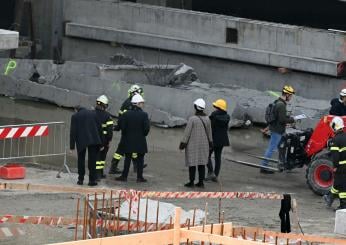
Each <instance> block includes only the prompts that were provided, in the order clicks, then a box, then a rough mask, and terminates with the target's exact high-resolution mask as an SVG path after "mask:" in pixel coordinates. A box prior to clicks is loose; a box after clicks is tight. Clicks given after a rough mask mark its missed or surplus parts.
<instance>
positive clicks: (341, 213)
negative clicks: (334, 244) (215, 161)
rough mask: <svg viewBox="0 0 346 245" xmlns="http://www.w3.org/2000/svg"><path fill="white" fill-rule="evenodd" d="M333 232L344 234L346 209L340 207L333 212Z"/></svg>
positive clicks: (345, 232) (345, 230)
mask: <svg viewBox="0 0 346 245" xmlns="http://www.w3.org/2000/svg"><path fill="white" fill-rule="evenodd" d="M334 232H335V233H337V234H340V235H344V236H346V209H340V210H337V211H336V212H335V229H334Z"/></svg>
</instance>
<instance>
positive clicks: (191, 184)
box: [184, 181, 195, 188]
mask: <svg viewBox="0 0 346 245" xmlns="http://www.w3.org/2000/svg"><path fill="white" fill-rule="evenodd" d="M184 186H185V187H189V188H193V187H194V186H195V184H194V183H193V181H190V182H188V183H186V184H185V185H184Z"/></svg>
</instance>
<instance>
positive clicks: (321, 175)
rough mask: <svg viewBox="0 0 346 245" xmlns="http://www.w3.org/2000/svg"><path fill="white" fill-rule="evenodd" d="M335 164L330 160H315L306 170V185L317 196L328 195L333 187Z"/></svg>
mask: <svg viewBox="0 0 346 245" xmlns="http://www.w3.org/2000/svg"><path fill="white" fill-rule="evenodd" d="M333 180H334V172H333V162H332V161H331V160H330V159H328V158H318V159H315V160H313V161H312V162H311V163H310V164H309V165H308V168H307V169H306V183H307V184H308V186H309V187H310V189H311V190H312V191H313V192H314V193H316V194H317V195H320V196H322V195H324V194H327V193H328V191H329V190H330V188H331V187H332V185H333Z"/></svg>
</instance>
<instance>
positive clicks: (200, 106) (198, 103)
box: [193, 98, 205, 111]
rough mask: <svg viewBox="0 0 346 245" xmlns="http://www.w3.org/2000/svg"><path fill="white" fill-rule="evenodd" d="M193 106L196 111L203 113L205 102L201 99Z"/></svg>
mask: <svg viewBox="0 0 346 245" xmlns="http://www.w3.org/2000/svg"><path fill="white" fill-rule="evenodd" d="M193 104H194V105H195V106H196V107H197V109H198V110H201V111H203V110H204V109H205V101H204V99H202V98H199V99H197V100H195V102H193Z"/></svg>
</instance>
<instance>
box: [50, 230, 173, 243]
mask: <svg viewBox="0 0 346 245" xmlns="http://www.w3.org/2000/svg"><path fill="white" fill-rule="evenodd" d="M173 233H174V231H173V230H167V231H154V232H146V233H138V234H132V235H124V236H114V237H105V238H98V239H91V240H81V241H73V242H63V243H54V245H114V244H117V245H138V244H150V245H163V244H172V241H173Z"/></svg>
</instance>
